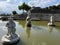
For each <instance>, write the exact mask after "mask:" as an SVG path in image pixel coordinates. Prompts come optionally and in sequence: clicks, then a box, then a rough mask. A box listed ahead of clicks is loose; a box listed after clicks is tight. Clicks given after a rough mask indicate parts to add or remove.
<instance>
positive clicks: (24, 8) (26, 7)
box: [18, 3, 31, 11]
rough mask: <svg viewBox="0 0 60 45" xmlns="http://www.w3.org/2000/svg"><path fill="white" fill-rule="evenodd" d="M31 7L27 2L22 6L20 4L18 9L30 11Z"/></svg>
mask: <svg viewBox="0 0 60 45" xmlns="http://www.w3.org/2000/svg"><path fill="white" fill-rule="evenodd" d="M30 8H31V7H30V6H28V5H27V4H25V3H23V4H22V5H21V6H18V9H19V10H23V11H24V10H25V11H28V10H29V9H30Z"/></svg>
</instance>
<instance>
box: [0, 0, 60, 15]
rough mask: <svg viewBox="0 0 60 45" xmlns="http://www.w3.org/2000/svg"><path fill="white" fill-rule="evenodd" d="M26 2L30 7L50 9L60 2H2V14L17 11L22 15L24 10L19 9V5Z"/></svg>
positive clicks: (2, 0) (0, 5)
mask: <svg viewBox="0 0 60 45" xmlns="http://www.w3.org/2000/svg"><path fill="white" fill-rule="evenodd" d="M23 2H25V3H26V4H28V5H29V6H31V7H32V6H35V7H42V8H44V7H48V6H52V5H57V4H59V3H60V0H0V13H6V14H7V13H9V14H10V13H12V11H14V10H15V11H17V13H19V14H20V13H22V10H19V9H18V6H19V5H22V3H23Z"/></svg>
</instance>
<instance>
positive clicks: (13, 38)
mask: <svg viewBox="0 0 60 45" xmlns="http://www.w3.org/2000/svg"><path fill="white" fill-rule="evenodd" d="M15 26H16V24H15V22H14V21H13V19H12V18H9V19H8V22H7V24H6V27H7V30H8V33H7V35H4V36H3V37H2V39H1V41H2V43H5V44H8V45H9V44H13V43H16V42H17V41H19V40H20V37H19V36H18V35H17V34H15V31H16V29H15Z"/></svg>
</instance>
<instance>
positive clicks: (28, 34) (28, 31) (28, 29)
mask: <svg viewBox="0 0 60 45" xmlns="http://www.w3.org/2000/svg"><path fill="white" fill-rule="evenodd" d="M30 29H31V27H26V34H27V37H28V38H30Z"/></svg>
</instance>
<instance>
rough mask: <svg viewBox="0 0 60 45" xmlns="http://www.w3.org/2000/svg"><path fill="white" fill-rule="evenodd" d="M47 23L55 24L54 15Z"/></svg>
mask: <svg viewBox="0 0 60 45" xmlns="http://www.w3.org/2000/svg"><path fill="white" fill-rule="evenodd" d="M48 25H51V26H54V25H55V19H54V16H51V17H50V22H49V23H48Z"/></svg>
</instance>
